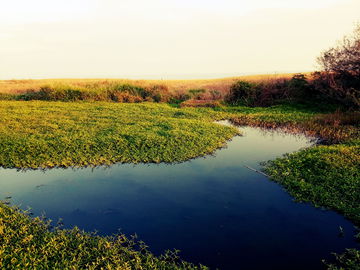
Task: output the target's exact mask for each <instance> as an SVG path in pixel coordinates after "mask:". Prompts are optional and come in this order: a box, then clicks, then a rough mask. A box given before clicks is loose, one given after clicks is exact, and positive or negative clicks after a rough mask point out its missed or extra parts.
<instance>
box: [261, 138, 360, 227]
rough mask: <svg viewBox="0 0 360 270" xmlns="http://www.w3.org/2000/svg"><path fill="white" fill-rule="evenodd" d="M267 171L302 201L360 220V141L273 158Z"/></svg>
mask: <svg viewBox="0 0 360 270" xmlns="http://www.w3.org/2000/svg"><path fill="white" fill-rule="evenodd" d="M266 173H267V174H268V175H270V176H271V178H272V179H274V180H275V181H276V182H279V183H280V184H281V185H283V186H284V187H285V188H286V189H287V190H288V191H289V192H290V194H291V195H292V196H294V197H295V198H296V199H297V200H300V201H309V202H312V203H313V204H315V205H316V206H322V207H327V208H331V209H334V210H336V211H338V212H340V213H342V214H344V215H345V216H346V217H348V218H349V219H351V220H353V221H354V222H355V223H356V224H360V192H359V191H360V144H359V142H352V143H348V144H338V145H331V146H316V147H312V148H309V149H305V150H302V151H300V152H297V153H293V154H288V155H286V156H285V157H283V158H279V159H276V160H274V161H270V162H269V163H268V164H267V167H266Z"/></svg>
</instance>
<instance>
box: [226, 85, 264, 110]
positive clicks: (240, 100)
mask: <svg viewBox="0 0 360 270" xmlns="http://www.w3.org/2000/svg"><path fill="white" fill-rule="evenodd" d="M258 95H259V88H258V85H256V84H254V83H250V82H246V81H237V82H236V83H234V84H233V85H232V86H231V87H230V91H229V94H228V95H227V96H226V99H225V100H226V102H228V103H229V104H231V105H246V106H254V104H255V102H256V100H257V97H258Z"/></svg>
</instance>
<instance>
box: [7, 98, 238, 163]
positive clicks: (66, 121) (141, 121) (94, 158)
mask: <svg viewBox="0 0 360 270" xmlns="http://www.w3.org/2000/svg"><path fill="white" fill-rule="evenodd" d="M224 115H225V114H223V113H218V112H214V111H210V110H202V111H201V110H195V109H192V108H188V109H183V110H181V111H180V110H179V109H176V108H171V107H170V106H168V105H166V104H151V103H144V104H126V103H78V102H75V103H63V102H44V101H31V102H21V101H1V102H0V166H3V167H7V168H9V167H16V168H49V167H68V166H75V167H80V166H89V165H93V166H95V165H102V164H103V165H110V164H113V163H115V162H123V163H130V162H131V163H139V162H156V163H158V162H180V161H184V160H188V159H191V158H195V157H198V156H202V155H206V154H209V153H212V152H213V151H214V150H215V149H217V148H219V147H221V146H223V145H224V144H225V142H226V141H227V140H228V139H230V138H231V137H232V136H234V135H235V134H236V133H237V132H238V131H237V130H236V129H235V128H230V127H224V126H221V125H218V124H215V123H213V121H214V120H216V119H222V118H223V117H224ZM174 149H176V151H174Z"/></svg>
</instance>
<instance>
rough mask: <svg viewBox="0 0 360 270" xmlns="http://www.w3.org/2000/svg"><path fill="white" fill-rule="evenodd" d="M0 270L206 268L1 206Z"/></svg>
mask: <svg viewBox="0 0 360 270" xmlns="http://www.w3.org/2000/svg"><path fill="white" fill-rule="evenodd" d="M0 268H1V269H119V270H129V269H134V270H135V269H136V270H137V269H138V270H159V269H162V270H165V269H171V270H178V269H179V270H180V269H181V270H185V269H189V270H190V269H193V270H195V269H202V270H205V269H207V268H206V267H204V266H201V265H199V266H196V265H193V264H191V263H187V262H185V261H182V260H181V259H180V258H179V256H178V252H176V251H173V252H172V251H167V252H166V253H165V254H164V255H161V256H158V257H156V256H154V255H153V254H152V253H150V252H149V251H148V250H147V248H146V246H145V244H144V243H142V242H138V241H136V240H135V239H133V238H130V239H129V238H127V237H126V236H124V235H122V234H120V235H116V236H111V237H101V236H98V235H96V234H93V233H85V232H83V231H80V230H79V229H78V228H74V229H71V230H64V229H59V228H55V229H51V228H50V224H49V222H48V221H45V220H44V219H41V218H38V217H37V218H30V217H29V216H28V215H26V214H25V213H24V212H22V211H21V210H19V209H17V208H14V207H9V206H6V205H4V204H2V203H0Z"/></svg>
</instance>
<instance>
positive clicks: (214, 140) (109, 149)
mask: <svg viewBox="0 0 360 270" xmlns="http://www.w3.org/2000/svg"><path fill="white" fill-rule="evenodd" d="M220 119H232V121H233V122H234V123H236V124H239V125H251V126H258V127H262V128H270V129H277V128H281V129H283V130H285V131H287V132H292V133H305V134H307V135H312V136H317V137H319V138H321V139H323V142H325V143H327V144H328V145H318V146H315V147H312V148H309V149H305V150H302V151H299V152H296V153H292V154H288V155H286V156H284V157H282V158H279V159H276V160H274V161H269V162H268V163H267V165H266V167H265V170H266V172H267V174H269V175H270V177H271V179H272V180H274V181H276V182H278V183H279V184H281V185H282V186H284V188H285V189H286V190H287V191H288V192H289V193H290V194H291V195H293V196H294V197H295V198H296V199H297V200H299V201H304V202H311V203H312V204H314V205H315V206H321V207H326V208H329V209H333V210H335V211H337V212H339V213H342V214H343V215H345V216H346V217H347V218H348V219H350V220H351V221H353V222H354V223H355V224H357V225H359V224H360V158H359V157H360V140H359V134H360V132H359V130H360V128H359V123H360V113H359V112H349V113H341V112H335V113H333V112H332V110H330V109H329V110H326V109H325V110H324V109H323V108H314V107H307V106H299V105H296V106H293V105H292V106H291V105H279V106H273V107H268V108H249V107H221V106H220V107H216V108H181V109H179V108H175V107H171V106H169V105H167V104H155V103H141V104H126V103H109V102H94V103H89V102H49V101H28V102H25V101H0V166H1V167H6V168H21V169H27V168H49V167H69V166H73V167H81V166H96V165H104V164H105V165H110V164H113V163H116V162H127V163H138V162H181V161H185V160H188V159H191V158H195V157H198V156H203V155H206V154H209V153H212V152H213V151H214V150H215V149H217V148H219V147H221V146H223V145H224V144H225V143H226V141H227V140H228V139H230V138H231V137H233V136H234V135H236V134H237V133H238V132H237V130H236V129H234V128H230V127H225V126H220V125H218V124H215V123H214V121H215V120H220ZM0 214H1V215H0V236H2V237H0V243H1V245H2V249H1V250H0V252H7V253H6V254H8V255H7V257H5V256H2V254H5V253H2V254H1V253H0V262H2V263H3V265H4V262H6V263H9V260H11V259H13V258H15V259H16V260H17V259H18V258H20V257H21V256H22V257H23V258H20V259H19V262H21V263H23V262H29V260H31V257H32V253H33V252H35V253H34V254H38V257H36V258H38V260H37V261H36V263H39V264H46V263H50V262H51V263H58V264H59V266H58V267H59V269H60V268H64V267H65V268H66V267H68V268H71V265H72V264H74V265H75V266H74V269H80V268H84V267H86V264H88V263H90V262H91V263H92V262H94V261H95V262H97V261H98V260H100V261H102V258H104V260H103V261H102V263H105V261H109V263H110V264H111V267H113V268H111V267H110V268H109V269H115V265H117V264H119V265H122V264H124V265H128V268H126V267H125V266H124V267H123V268H119V269H193V268H191V267H193V266H191V265H187V264H186V263H183V264H184V265H186V266H184V267H183V268H176V267H180V266H178V265H177V266H174V265H173V264H172V263H173V262H174V260H172V259H169V258H165V257H161V258H155V257H154V256H153V255H151V254H150V253H149V252H147V253H146V255H145V257H143V255H142V253H141V252H140V253H137V252H138V251H136V250H134V249H133V246H132V247H131V248H130V249H129V250H127V249H126V248H127V247H128V244H125V247H122V246H121V245H120V244H117V243H118V242H117V240H116V239H109V238H101V237H99V236H94V235H89V234H86V233H83V232H79V231H78V230H76V229H75V230H71V231H63V230H58V231H49V230H48V228H46V226H45V225H44V224H42V223H41V222H40V221H39V220H38V219H35V220H34V219H29V218H28V217H27V216H24V215H23V214H22V213H19V211H18V210H14V209H11V208H9V207H7V206H5V205H0ZM26 222H27V223H26ZM23 223H24V224H25V223H26V224H29V225H27V226H28V227H26V226H25V227H24V229H22V228H23V227H21V226H16V224H23ZM4 224H5V225H4ZM44 226H45V227H44ZM4 228H5V229H4ZM27 230H28V232H27ZM33 231H36V232H38V236H37V237H36V238H34V239H39V240H36V241H35V242H36V244H35V243H33V240H31V241H30V242H31V243H33V244H34V246H32V248H33V249H32V248H30V249H22V246H26V245H25V244H24V243H23V242H22V241H27V240H23V239H24V237H27V235H34V237H35V235H36V233H32V232H33ZM23 233H24V237H23V236H22V234H23ZM29 237H30V238H31V236H29ZM52 237H54V239H59V240H56V241H59V243H57V242H56V241H55V242H54V244H53V243H52V242H51V241H50V240H49V239H52ZM122 237H123V236H122ZM77 238H79V239H77ZM6 239H12V240H11V241H10V242H9V241H8V240H6ZM26 239H27V238H26ZM1 241H3V242H1ZM4 241H8V242H4ZM49 241H50V244H49ZM77 241H79V242H77ZM72 242H74V243H78V244H79V245H78V246H77V247H76V246H75V245H72V244H71V243H72ZM130 242H131V241H130ZM49 245H50V246H49ZM52 245H53V246H52ZM103 245H111V247H112V248H111V250H112V251H111V252H114V253H111V252H110V253H111V254H112V255H111V254H110V253H106V251H105V250H104V248H103ZM95 246H96V247H98V248H99V249H97V248H96V247H95ZM130 246H131V245H130ZM35 247H36V248H35ZM78 247H81V248H78ZM47 248H49V252H50V253H46V252H47ZM123 248H125V251H122V252H124V253H121V252H120V251H119V250H122V249H123ZM35 249H36V250H38V251H34V250H35ZM4 250H5V251H4ZM83 250H84V252H85V253H86V254H85V253H83ZM36 252H38V253H36ZM41 252H43V253H44V254H45V255H44V254H43V253H41ZM51 252H53V253H51ZM54 254H62V255H61V256H64V257H61V256H60V255H54ZM79 254H82V255H81V256H84V258H87V259H84V260H82V259H81V260H80V263H81V265H76V261H77V258H78V257H79V256H80V255H79ZM104 254H105V255H104ZM109 254H110V255H109ZM114 254H118V255H114ZM119 254H122V255H119ZM129 254H131V256H134V257H131V256H130V255H129ZM19 256H20V257H19ZM46 256H49V257H46ZM51 256H54V257H51ZM57 256H60V257H57ZM66 256H67V257H66ZM116 256H118V257H116ZM41 257H44V258H49V259H44V260H41ZM359 257H360V253H359V251H358V250H354V249H351V250H347V251H346V252H345V253H344V254H342V255H338V256H337V259H338V264H336V265H330V266H328V267H329V269H358V268H356V267H357V266H358V265H360V259H359ZM4 258H7V261H5V260H4ZM51 258H55V259H51ZM81 258H82V257H81ZM134 258H135V259H134ZM15 259H14V260H15ZM319 259H320V258H319ZM1 260H2V261H1ZM154 261H156V262H154ZM176 261H179V262H181V261H180V260H178V259H176ZM10 262H11V261H10ZM135 262H138V266H136V267H138V268H136V267H135V266H133V263H135ZM166 262H168V263H169V264H168V265H165V263H166ZM30 263H31V262H30ZM34 263H35V262H34ZM112 263H113V264H112ZM151 263H154V265H156V267H158V268H156V267H155V266H153V268H151V267H150V265H151ZM181 263H182V262H181ZM162 264H164V265H162ZM101 265H104V264H101ZM23 266H24V265H21V266H19V268H21V267H23ZM0 267H1V266H0ZM54 267H55V268H56V267H57V266H54ZM121 267H122V266H121ZM141 267H143V268H141ZM186 267H188V268H186ZM45 268H46V267H45V266H44V269H45ZM98 268H99V267H98ZM104 269H107V268H106V267H105V266H104ZM194 269H195V268H194Z"/></svg>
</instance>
